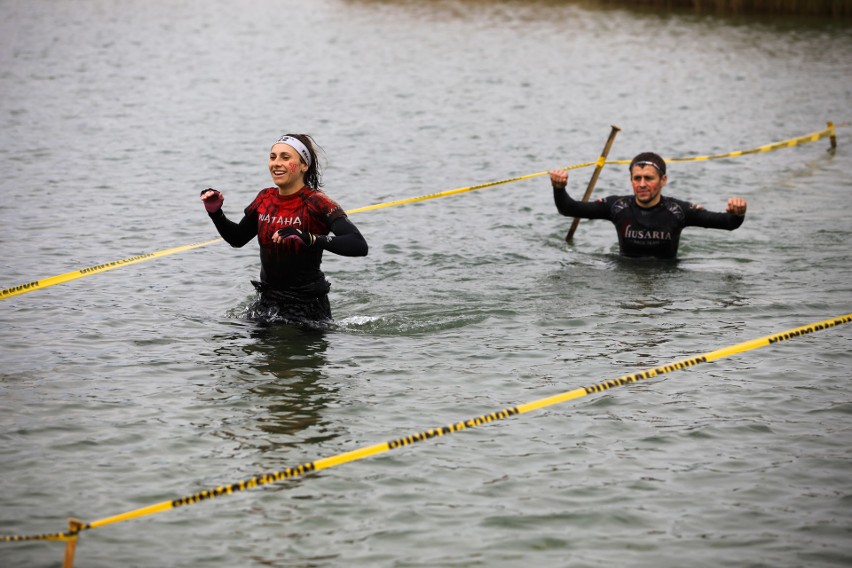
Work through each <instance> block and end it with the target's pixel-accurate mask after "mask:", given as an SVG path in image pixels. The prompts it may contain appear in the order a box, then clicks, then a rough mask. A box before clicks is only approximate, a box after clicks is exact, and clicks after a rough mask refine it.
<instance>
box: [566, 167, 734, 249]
mask: <svg viewBox="0 0 852 568" xmlns="http://www.w3.org/2000/svg"><path fill="white" fill-rule="evenodd" d="M666 181H668V178H667V177H666V162H665V161H664V160H663V159H662V158H661V157H660V156H658V155H657V154H654V153H653V152H643V153H641V154H639V155H638V156H636V157H635V158H633V161H632V162H630V183H631V184H632V185H633V195H624V196H615V195H613V196H609V197H606V198H604V199H599V200H598V201H595V202H583V201H575V200H573V199H572V198H571V197H570V196H569V195H568V192H567V191H565V187H566V186H567V185H568V172H566V171H565V170H553V171H551V172H550V182H551V184H552V185H553V199H554V201H555V202H556V209H557V210H558V211H559V212H560V213H562V214H563V215H565V216H566V217H582V218H585V219H609V220H610V221H612V223H613V224H614V225H615V229H616V231H617V232H618V245H619V247H620V248H621V254H622V255H624V256H631V257H656V258H676V257H677V247H678V243H679V242H680V233H681V231H682V230H683V229H684V228H685V227H706V228H708V229H727V230H729V231H733V230H734V229H736V228H737V227H739V226H740V225H742V224H743V220H744V219H745V212H746V200H745V199H743V198H742V197H731V198H730V199H728V208H727V211H726V212H725V213H715V212H712V211H706V210H704V209H702V208H701V206H700V205H696V204H694V203H690V202H688V201H681V200H680V199H674V198H672V197H664V196H663V195H662V191H663V187H665V185H666Z"/></svg>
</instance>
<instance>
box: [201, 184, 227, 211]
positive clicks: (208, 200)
mask: <svg viewBox="0 0 852 568" xmlns="http://www.w3.org/2000/svg"><path fill="white" fill-rule="evenodd" d="M201 201H203V202H204V208H205V209H207V212H208V213H215V212H216V211H218V210H219V209H221V208H222V204H223V203H224V202H225V198H224V197H223V196H222V194H221V193H220V192H218V191H216V190H215V189H213V188H212V187H208V188H207V189H204V190H202V191H201Z"/></svg>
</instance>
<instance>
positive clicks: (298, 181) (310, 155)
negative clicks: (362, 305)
mask: <svg viewBox="0 0 852 568" xmlns="http://www.w3.org/2000/svg"><path fill="white" fill-rule="evenodd" d="M269 173H270V174H271V175H272V181H273V183H274V184H275V186H276V187H269V188H266V189H263V190H261V191H260V193H258V194H257V197H255V198H254V201H252V202H251V204H250V205H249V206H248V207H246V209H245V215H244V217H243V218H242V220H241V221H240V222H239V223H235V222H233V221H231V220H229V219H228V218H227V217H226V216H225V213H223V212H222V203H223V202H224V195H223V194H222V193H221V192H220V191H217V190H215V189H211V188H208V189H205V190H204V191H202V192H201V200H202V201H203V203H204V207H205V208H206V209H207V213H208V215H210V218H211V219H212V220H213V224H214V225H216V229H217V230H218V231H219V234H220V235H221V236H222V238H223V239H225V241H227V242H228V244H230V245H231V246H232V247H242V246H243V245H245V244H246V243H248V242H249V241H250V240H252V239H253V238H254V237H257V240H258V243H259V244H260V282H257V281H252V284H254V286H255V288H257V289H258V290H259V291H260V303H259V305H258V306H257V307H258V308H259V309H261V310H263V312H264V313H267V314H268V317H270V318H272V319H276V320H285V321H290V322H295V323H311V322H330V321H331V307H330V305H329V302H328V291H329V288H330V287H331V285H330V284H329V283H328V281H327V280H326V279H325V275H324V274H323V273H322V271H321V270H320V263H321V262H322V253H323V251H324V250H328V251H330V252H333V253H335V254H339V255H343V256H366V254H367V241H366V240H364V237H363V236H362V235H361V233H360V232H359V231H358V228H357V227H355V225H353V224H352V222H351V221H350V220H349V218H348V217H347V216H346V212H345V211H344V210H343V209H342V208H341V207H340V206H339V205H338V204H337V203H336V202H335V201H334V200H333V199H331V198H330V197H328V196H327V195H326V194H325V193H324V192H322V191H321V190H320V187H322V183H321V180H320V177H321V172H320V169H319V164H318V163H317V153H316V150H315V143H314V141H313V139H312V138H311V137H310V136H308V135H307V134H286V135H284V136H282V137H281V138H279V139H278V141H277V142H275V144H273V145H272V149H271V150H270V152H269ZM330 233H333V235H332V234H330Z"/></svg>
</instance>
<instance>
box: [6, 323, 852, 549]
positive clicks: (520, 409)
mask: <svg viewBox="0 0 852 568" xmlns="http://www.w3.org/2000/svg"><path fill="white" fill-rule="evenodd" d="M849 322H852V313H849V314H846V315H842V316H838V317H835V318H831V319H827V320H823V321H819V322H816V323H812V324H809V325H804V326H801V327H797V328H794V329H789V330H787V331H782V332H780V333H775V334H772V335H767V336H765V337H761V338H758V339H752V340H751V341H745V342H743V343H737V344H736V345H731V346H729V347H724V348H722V349H717V350H716V351H711V352H709V353H705V354H703V355H698V356H695V357H690V358H689V359H683V360H680V361H676V362H674V363H668V364H666V365H661V366H659V367H654V368H652V369H648V370H645V371H639V372H638V373H633V374H631V375H624V376H622V377H619V378H617V379H612V380H609V381H605V382H602V383H598V384H595V385H591V386H587V387H581V388H578V389H574V390H571V391H567V392H563V393H561V394H557V395H554V396H550V397H547V398H542V399H539V400H535V401H532V402H528V403H526V404H521V405H518V406H513V407H511V408H505V409H503V410H498V411H496V412H491V413H489V414H483V415H482V416H477V417H476V418H471V419H469V420H463V421H461V422H456V423H455V424H450V425H447V426H442V427H439V428H430V429H429V430H425V431H423V432H420V433H417V434H411V435H409V436H403V437H402V438H396V439H395V440H391V441H388V442H382V443H380V444H375V445H373V446H368V447H365V448H360V449H356V450H352V451H350V452H345V453H342V454H337V455H335V456H331V457H328V458H323V459H319V460H316V461H312V462H307V463H303V464H301V465H298V466H296V467H291V468H287V469H284V470H281V471H275V472H272V473H265V474H262V475H257V476H255V477H252V478H251V479H248V480H245V481H240V482H237V483H232V484H230V485H223V486H220V487H216V488H215V489H206V490H204V491H200V492H198V493H195V494H193V495H190V496H188V497H181V498H179V499H173V500H171V501H163V502H161V503H157V504H154V505H149V506H147V507H142V508H141V509H135V510H133V511H128V512H126V513H122V514H120V515H115V516H112V517H107V518H104V519H100V520H98V521H93V522H91V523H81V524H80V525H79V527H80V528H79V530H78V531H76V532H75V531H67V532H60V533H53V534H41V535H32V536H0V542H14V541H27V540H69V539H74V538H76V537H77V534H78V533H79V532H81V531H84V530H89V529H95V528H99V527H103V526H106V525H110V524H113V523H118V522H122V521H128V520H130V519H136V518H139V517H144V516H147V515H153V514H155V513H161V512H163V511H168V510H169V509H175V508H177V507H183V506H186V505H194V504H196V503H200V502H202V501H206V500H208V499H214V498H216V497H221V496H222V495H231V494H233V493H236V492H239V491H245V490H247V489H253V488H255V487H260V486H261V485H266V484H269V483H274V482H277V481H281V480H283V479H291V478H294V477H300V476H303V475H306V474H308V473H311V472H314V471H320V470H323V469H328V468H330V467H334V466H338V465H342V464H345V463H349V462H353V461H356V460H360V459H363V458H366V457H369V456H374V455H376V454H381V453H384V452H387V451H389V450H395V449H398V448H402V447H405V446H410V445H412V444H415V443H417V442H424V441H426V440H431V439H432V438H437V437H440V436H446V435H448V434H452V433H454V432H461V431H462V430H468V429H470V428H475V427H477V426H482V425H485V424H490V423H491V422H496V421H498V420H505V419H506V418H509V417H511V416H517V415H519V414H524V413H526V412H531V411H533V410H539V409H541V408H545V407H548V406H552V405H554V404H559V403H562V402H566V401H569V400H574V399H577V398H581V397H584V396H586V395H589V394H593V393H599V392H603V391H605V390H609V389H612V388H615V387H620V386H624V385H627V384H630V383H635V382H638V381H642V380H646V379H651V378H654V377H658V376H660V375H663V374H666V373H672V372H674V371H680V370H683V369H689V368H692V367H694V366H696V365H699V364H701V363H709V362H711V361H715V360H717V359H722V358H724V357H730V356H731V355H736V354H737V353H743V352H745V351H750V350H752V349H757V348H759V347H765V346H767V345H772V344H775V343H779V342H781V341H787V340H789V339H793V338H796V337H802V336H804V335H809V334H811V333H815V332H817V331H823V330H826V329H831V328H834V327H836V326H839V325H843V324H846V323H849Z"/></svg>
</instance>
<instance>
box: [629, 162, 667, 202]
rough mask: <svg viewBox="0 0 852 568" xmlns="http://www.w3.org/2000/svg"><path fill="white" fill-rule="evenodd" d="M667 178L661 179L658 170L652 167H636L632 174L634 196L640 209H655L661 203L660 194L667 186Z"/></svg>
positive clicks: (631, 181)
mask: <svg viewBox="0 0 852 568" xmlns="http://www.w3.org/2000/svg"><path fill="white" fill-rule="evenodd" d="M666 180H667V178H666V176H662V177H660V172H659V171H657V168H655V167H654V166H651V165H644V166H640V165H635V166H633V171H631V172H630V183H631V184H633V195H635V196H636V204H637V205H639V207H653V206H654V205H656V204H657V203H659V202H660V193H661V192H662V191H663V186H665V185H666Z"/></svg>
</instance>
